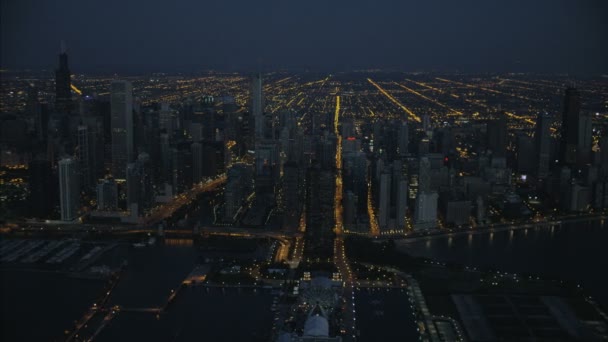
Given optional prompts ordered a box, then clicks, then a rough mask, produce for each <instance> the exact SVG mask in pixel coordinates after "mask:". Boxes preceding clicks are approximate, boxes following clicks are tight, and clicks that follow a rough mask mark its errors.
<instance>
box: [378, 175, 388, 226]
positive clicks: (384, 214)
mask: <svg viewBox="0 0 608 342" xmlns="http://www.w3.org/2000/svg"><path fill="white" fill-rule="evenodd" d="M379 197H380V198H379V199H380V205H379V208H378V224H379V225H380V228H381V229H386V228H387V227H388V221H389V218H390V205H391V174H390V173H388V172H383V173H382V174H381V175H380V195H379Z"/></svg>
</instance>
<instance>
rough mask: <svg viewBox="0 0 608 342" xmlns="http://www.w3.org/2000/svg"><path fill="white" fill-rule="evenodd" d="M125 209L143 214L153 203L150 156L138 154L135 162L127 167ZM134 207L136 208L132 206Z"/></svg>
mask: <svg viewBox="0 0 608 342" xmlns="http://www.w3.org/2000/svg"><path fill="white" fill-rule="evenodd" d="M126 174H127V208H128V209H129V210H137V213H136V214H137V215H139V214H142V213H144V211H145V210H147V209H149V208H150V207H151V206H152V204H153V202H154V193H153V187H152V177H151V167H150V156H149V155H148V154H147V153H140V154H139V156H138V157H137V160H136V161H135V162H133V163H129V164H128V165H127V171H126ZM134 205H136V206H134Z"/></svg>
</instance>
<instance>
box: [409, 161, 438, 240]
mask: <svg viewBox="0 0 608 342" xmlns="http://www.w3.org/2000/svg"><path fill="white" fill-rule="evenodd" d="M437 199H438V196H437V193H436V192H434V191H431V162H430V160H429V158H427V157H422V158H420V162H419V166H418V193H417V194H416V208H415V211H414V224H415V226H416V228H432V227H435V225H436V222H437Z"/></svg>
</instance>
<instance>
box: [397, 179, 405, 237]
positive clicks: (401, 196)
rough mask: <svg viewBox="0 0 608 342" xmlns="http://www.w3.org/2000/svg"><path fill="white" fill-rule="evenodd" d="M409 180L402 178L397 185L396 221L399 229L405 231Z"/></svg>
mask: <svg viewBox="0 0 608 342" xmlns="http://www.w3.org/2000/svg"><path fill="white" fill-rule="evenodd" d="M407 190H408V189H407V179H406V178H405V177H402V178H401V179H399V181H398V183H397V204H396V215H397V217H396V221H397V227H398V228H399V229H405V222H406V221H405V215H406V213H407Z"/></svg>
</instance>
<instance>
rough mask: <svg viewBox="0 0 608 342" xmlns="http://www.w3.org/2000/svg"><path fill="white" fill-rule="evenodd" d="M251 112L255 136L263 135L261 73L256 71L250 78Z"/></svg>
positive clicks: (258, 137) (257, 137) (260, 136)
mask: <svg viewBox="0 0 608 342" xmlns="http://www.w3.org/2000/svg"><path fill="white" fill-rule="evenodd" d="M251 114H252V115H253V122H254V128H255V138H256V139H260V138H262V137H263V136H264V128H265V127H264V126H265V120H264V95H263V94H262V74H260V73H256V74H254V75H253V77H252V78H251Z"/></svg>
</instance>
